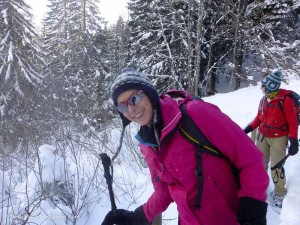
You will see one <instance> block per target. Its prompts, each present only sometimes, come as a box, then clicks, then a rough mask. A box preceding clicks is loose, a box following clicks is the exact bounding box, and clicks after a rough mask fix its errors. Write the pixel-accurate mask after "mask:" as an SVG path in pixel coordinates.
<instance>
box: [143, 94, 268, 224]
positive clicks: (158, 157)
mask: <svg viewBox="0 0 300 225" xmlns="http://www.w3.org/2000/svg"><path fill="white" fill-rule="evenodd" d="M181 93H182V94H185V95H186V98H182V99H178V100H177V101H176V100H174V99H172V98H171V97H169V96H168V95H162V96H161V97H160V108H161V112H162V119H163V129H162V133H161V138H160V141H161V143H162V142H163V141H164V140H165V138H167V137H168V135H169V134H170V132H172V131H173V130H177V128H176V127H177V125H178V123H179V121H180V118H181V117H182V115H181V111H180V108H179V107H180V105H181V104H182V103H184V102H186V110H187V112H188V114H189V115H190V116H191V118H192V119H193V120H194V121H195V123H196V124H197V125H198V127H199V128H200V129H201V131H202V132H203V134H204V135H205V136H206V137H207V138H208V139H209V141H210V142H211V143H212V144H213V145H214V146H216V147H217V148H218V149H220V150H221V151H222V153H223V154H224V155H225V156H226V157H227V158H228V159H229V160H230V161H231V162H232V163H233V164H234V166H235V167H236V168H238V169H239V170H240V174H239V176H240V177H239V180H240V183H241V188H240V189H238V187H237V184H236V180H235V178H234V176H233V173H232V168H231V165H230V163H229V162H228V160H226V159H223V158H217V157H215V156H212V155H208V154H206V153H203V158H202V168H203V175H204V187H203V191H202V200H201V209H199V210H195V202H196V194H197V191H198V187H199V185H198V180H197V177H196V175H195V171H196V155H195V151H196V148H195V147H194V146H193V145H192V144H190V143H189V142H188V141H186V140H185V139H184V137H182V136H181V135H180V134H179V132H178V131H176V132H175V134H174V136H173V137H172V138H171V139H170V140H169V141H166V142H164V143H163V144H162V145H161V146H160V147H159V149H155V148H154V147H151V146H146V145H143V144H140V148H141V151H142V153H143V155H144V157H145V160H146V162H147V164H148V166H149V169H150V173H151V178H152V182H153V186H154V192H153V194H152V195H151V197H150V198H149V199H148V201H147V202H146V203H145V204H144V205H143V209H144V213H145V215H146V218H147V220H148V221H152V220H153V219H154V218H155V217H156V216H157V215H158V214H159V213H161V212H163V211H165V210H166V209H167V207H168V206H169V204H170V203H171V202H173V201H175V203H176V205H177V209H178V212H179V217H180V224H181V225H203V224H205V225H220V224H224V223H226V224H230V225H238V222H237V216H236V213H237V207H238V199H239V198H240V197H244V196H249V197H252V198H255V199H258V200H261V201H266V190H267V187H268V184H269V178H268V175H267V173H266V172H265V169H264V163H263V155H262V153H261V152H260V151H259V150H258V149H257V148H256V146H255V145H254V143H253V142H252V140H251V139H250V138H249V137H248V136H247V135H245V133H244V132H243V130H242V129H241V128H240V127H239V126H238V125H237V124H235V123H234V122H233V121H232V120H231V119H230V118H229V117H228V116H226V115H225V114H223V113H222V112H221V111H220V110H219V108H218V107H217V106H215V105H213V104H210V103H207V102H204V101H189V100H191V99H192V98H191V96H190V95H189V94H187V93H186V92H183V91H182V92H181Z"/></svg>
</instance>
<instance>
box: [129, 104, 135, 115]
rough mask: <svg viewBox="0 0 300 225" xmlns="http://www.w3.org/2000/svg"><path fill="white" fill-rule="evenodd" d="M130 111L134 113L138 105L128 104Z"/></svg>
mask: <svg viewBox="0 0 300 225" xmlns="http://www.w3.org/2000/svg"><path fill="white" fill-rule="evenodd" d="M127 108H128V112H129V113H132V112H134V111H135V110H136V105H127Z"/></svg>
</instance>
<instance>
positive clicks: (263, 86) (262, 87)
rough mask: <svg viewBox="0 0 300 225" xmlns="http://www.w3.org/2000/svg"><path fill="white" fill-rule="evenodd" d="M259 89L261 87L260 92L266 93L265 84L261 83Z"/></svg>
mask: <svg viewBox="0 0 300 225" xmlns="http://www.w3.org/2000/svg"><path fill="white" fill-rule="evenodd" d="M260 89H261V92H262V93H263V94H265V93H266V86H265V85H261V86H260Z"/></svg>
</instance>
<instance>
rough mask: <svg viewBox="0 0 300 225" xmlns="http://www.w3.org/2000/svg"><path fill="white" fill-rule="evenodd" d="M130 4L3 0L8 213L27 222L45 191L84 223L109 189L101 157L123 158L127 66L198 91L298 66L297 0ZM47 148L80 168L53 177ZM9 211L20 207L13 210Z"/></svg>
mask: <svg viewBox="0 0 300 225" xmlns="http://www.w3.org/2000/svg"><path fill="white" fill-rule="evenodd" d="M127 7H128V10H129V20H124V19H123V18H122V17H120V18H119V20H118V21H117V23H116V24H113V25H108V24H107V22H106V21H105V20H104V18H102V17H101V8H98V7H97V1H96V0H49V10H48V12H47V14H46V15H45V18H44V19H43V21H42V25H41V27H36V26H35V25H34V22H33V15H32V14H31V11H30V7H29V6H28V5H27V4H26V3H25V2H24V1H23V0H1V1H0V10H1V14H0V149H1V163H0V172H1V175H0V178H1V180H0V183H1V181H2V185H1V187H0V190H2V196H0V200H1V201H0V202H1V206H0V210H1V213H0V221H1V224H27V222H28V221H29V220H30V217H31V216H32V215H33V213H34V212H35V211H36V210H37V209H38V208H39V207H40V204H41V202H42V201H43V200H45V199H46V200H47V199H48V201H50V202H51V204H52V205H53V204H54V205H55V204H56V205H57V204H61V205H64V206H69V207H70V209H71V212H70V214H71V215H72V219H70V221H72V223H70V224H76V219H78V218H79V215H80V214H81V213H82V210H84V209H85V207H88V206H89V204H90V202H91V201H92V200H93V199H94V198H96V197H95V196H90V195H89V194H88V193H89V192H90V190H91V189H93V190H97V191H98V192H99V193H103V192H105V190H104V189H105V184H104V180H103V178H100V177H101V173H102V171H101V170H100V169H99V168H100V165H99V161H97V160H96V159H99V153H101V152H108V153H109V154H110V155H112V156H113V157H114V159H115V158H116V161H117V160H118V158H117V156H118V154H119V150H120V148H121V146H119V136H120V135H121V138H123V133H122V134H120V133H119V132H118V131H117V130H119V129H120V127H121V124H120V121H119V120H118V119H116V120H115V118H117V113H116V110H115V109H114V107H113V105H112V102H111V100H110V94H111V93H110V86H111V83H112V82H113V80H114V78H115V77H116V76H117V75H118V74H119V73H120V71H121V70H122V68H124V67H126V66H130V67H133V68H135V69H136V70H138V71H141V72H143V73H144V74H146V75H147V76H148V77H149V78H150V79H151V80H152V81H153V83H154V84H155V86H156V88H157V89H158V90H159V92H160V93H163V92H165V91H167V90H169V89H184V90H187V91H189V92H190V93H192V94H193V95H195V96H201V97H204V96H211V95H214V94H217V93H226V92H230V91H234V90H238V89H240V88H242V87H246V86H249V85H256V83H257V82H258V81H259V80H261V78H262V77H263V76H264V75H266V74H268V73H269V72H270V71H272V70H273V69H278V68H279V69H281V70H282V71H283V73H284V75H285V76H286V77H288V76H289V75H290V74H296V75H297V76H298V77H300V60H299V59H300V2H299V1H297V0H281V1H278V0H218V1H211V0H129V1H128V5H127ZM284 82H286V83H288V82H289V80H288V79H285V80H284ZM118 128H119V129H118ZM126 135H127V139H126V143H125V144H126V145H128V146H131V145H133V144H132V142H131V139H130V138H128V137H130V135H131V134H128V133H126V134H125V136H126ZM115 137H117V138H115ZM125 138H126V137H125ZM46 143H47V144H49V146H48V147H45V146H44V148H41V147H40V146H42V145H43V144H46ZM50 145H51V146H50ZM53 146H55V148H54V147H53ZM111 146H114V147H113V148H112V147H111ZM42 149H44V150H45V149H46V150H45V151H46V152H49V154H51V155H52V156H53V158H55V160H56V161H57V160H58V161H59V163H60V164H59V165H60V166H61V167H62V168H64V171H68V170H69V169H70V168H69V166H70V164H68V163H67V162H68V159H71V161H72V162H73V163H74V166H75V165H77V167H76V168H73V169H74V171H76V173H74V174H75V175H72V176H70V177H68V176H67V175H66V174H71V173H67V172H65V177H64V178H61V179H54V181H53V180H51V179H45V177H44V175H43V174H42V170H43V168H47V165H45V164H43V162H44V161H43V160H42V159H43V157H45V151H42ZM133 149H134V148H133ZM50 152H51V153H50ZM131 154H132V157H133V158H134V159H135V160H136V161H137V165H138V167H145V165H144V162H143V161H142V160H141V156H140V154H139V153H138V152H137V151H135V150H133V152H132V153H131ZM47 156H49V155H47ZM82 157H84V159H83V158H82ZM80 165H81V167H80ZM85 166H88V167H90V168H92V169H90V170H89V173H88V174H86V171H84V169H82V168H85ZM72 174H73V173H72ZM30 176H33V177H35V179H36V183H35V186H34V187H31V186H30V184H29V181H30V179H29V177H30ZM4 180H7V182H6V183H5V182H4ZM31 181H32V180H31ZM99 183H101V184H102V183H103V185H99ZM21 184H22V185H21ZM21 187H22V188H21ZM20 188H21V189H20ZM18 190H19V191H18ZM20 190H22V191H20ZM24 190H26V191H24ZM17 192H18V193H17ZM21 192H22V197H20V193H21ZM23 192H24V193H23ZM93 193H95V192H93ZM16 196H18V197H16ZM57 196H59V197H57ZM79 199H80V201H79ZM16 202H18V203H16ZM20 202H22V204H23V205H22V204H19V203H20ZM16 205H18V207H16ZM12 212H13V214H14V215H18V216H15V217H10V218H8V216H7V215H8V214H12ZM20 215H21V216H20ZM70 218H71V217H70ZM65 224H67V223H65Z"/></svg>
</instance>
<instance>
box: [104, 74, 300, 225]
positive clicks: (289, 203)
mask: <svg viewBox="0 0 300 225" xmlns="http://www.w3.org/2000/svg"><path fill="white" fill-rule="evenodd" d="M281 88H285V89H291V90H294V91H296V92H298V93H300V80H297V79H295V78H294V79H290V84H282V87H281ZM261 97H262V93H261V90H260V86H259V85H257V86H252V87H248V88H243V89H240V90H238V91H235V92H231V93H226V94H217V95H215V96H212V97H207V98H204V100H205V101H207V102H211V103H213V104H216V105H217V106H219V108H220V109H221V110H222V111H223V112H224V113H226V114H227V115H228V116H230V117H231V119H232V120H233V121H235V122H236V123H237V124H239V125H240V126H241V127H242V128H243V127H245V126H246V125H247V124H248V123H249V122H250V121H251V120H252V119H253V118H254V117H255V115H256V112H257V108H258V104H259V100H260V99H261ZM285 169H286V174H287V189H288V193H287V196H286V198H285V199H284V202H283V208H282V212H281V214H278V213H276V212H275V211H274V210H273V209H271V208H270V207H269V208H268V216H267V219H268V225H299V224H300V214H299V212H300V188H299V187H300V176H299V171H300V153H298V154H297V155H296V156H293V157H290V158H288V160H287V161H286V165H285ZM142 176H144V175H142ZM148 178H149V177H148ZM141 179H142V180H141V181H138V182H137V186H140V187H142V186H143V185H144V184H145V185H147V188H146V189H145V190H144V192H143V195H142V196H141V197H140V198H139V199H138V200H137V201H136V202H135V204H131V205H126V203H125V204H124V202H118V203H117V204H119V205H118V207H120V208H121V207H123V208H128V209H130V210H132V209H134V208H135V207H137V206H138V205H140V204H142V203H143V202H145V201H146V200H147V198H148V197H149V195H150V194H151V192H152V187H151V183H150V181H149V180H145V177H141ZM272 190H273V184H272V181H271V180H270V187H269V189H268V192H271V191H272ZM116 195H118V193H116ZM106 203H107V204H108V205H106V204H104V205H105V207H100V208H99V210H101V215H100V219H101V218H103V217H104V216H105V214H106V212H107V211H108V210H109V208H110V205H109V204H110V203H109V201H106ZM104 205H103V206H104ZM102 213H103V214H102ZM176 218H177V212H176V206H175V205H174V204H172V205H171V206H170V207H169V208H168V210H167V211H166V212H165V213H163V219H164V224H166V225H177V220H176ZM101 220H102V219H101ZM101 220H100V221H101Z"/></svg>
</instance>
